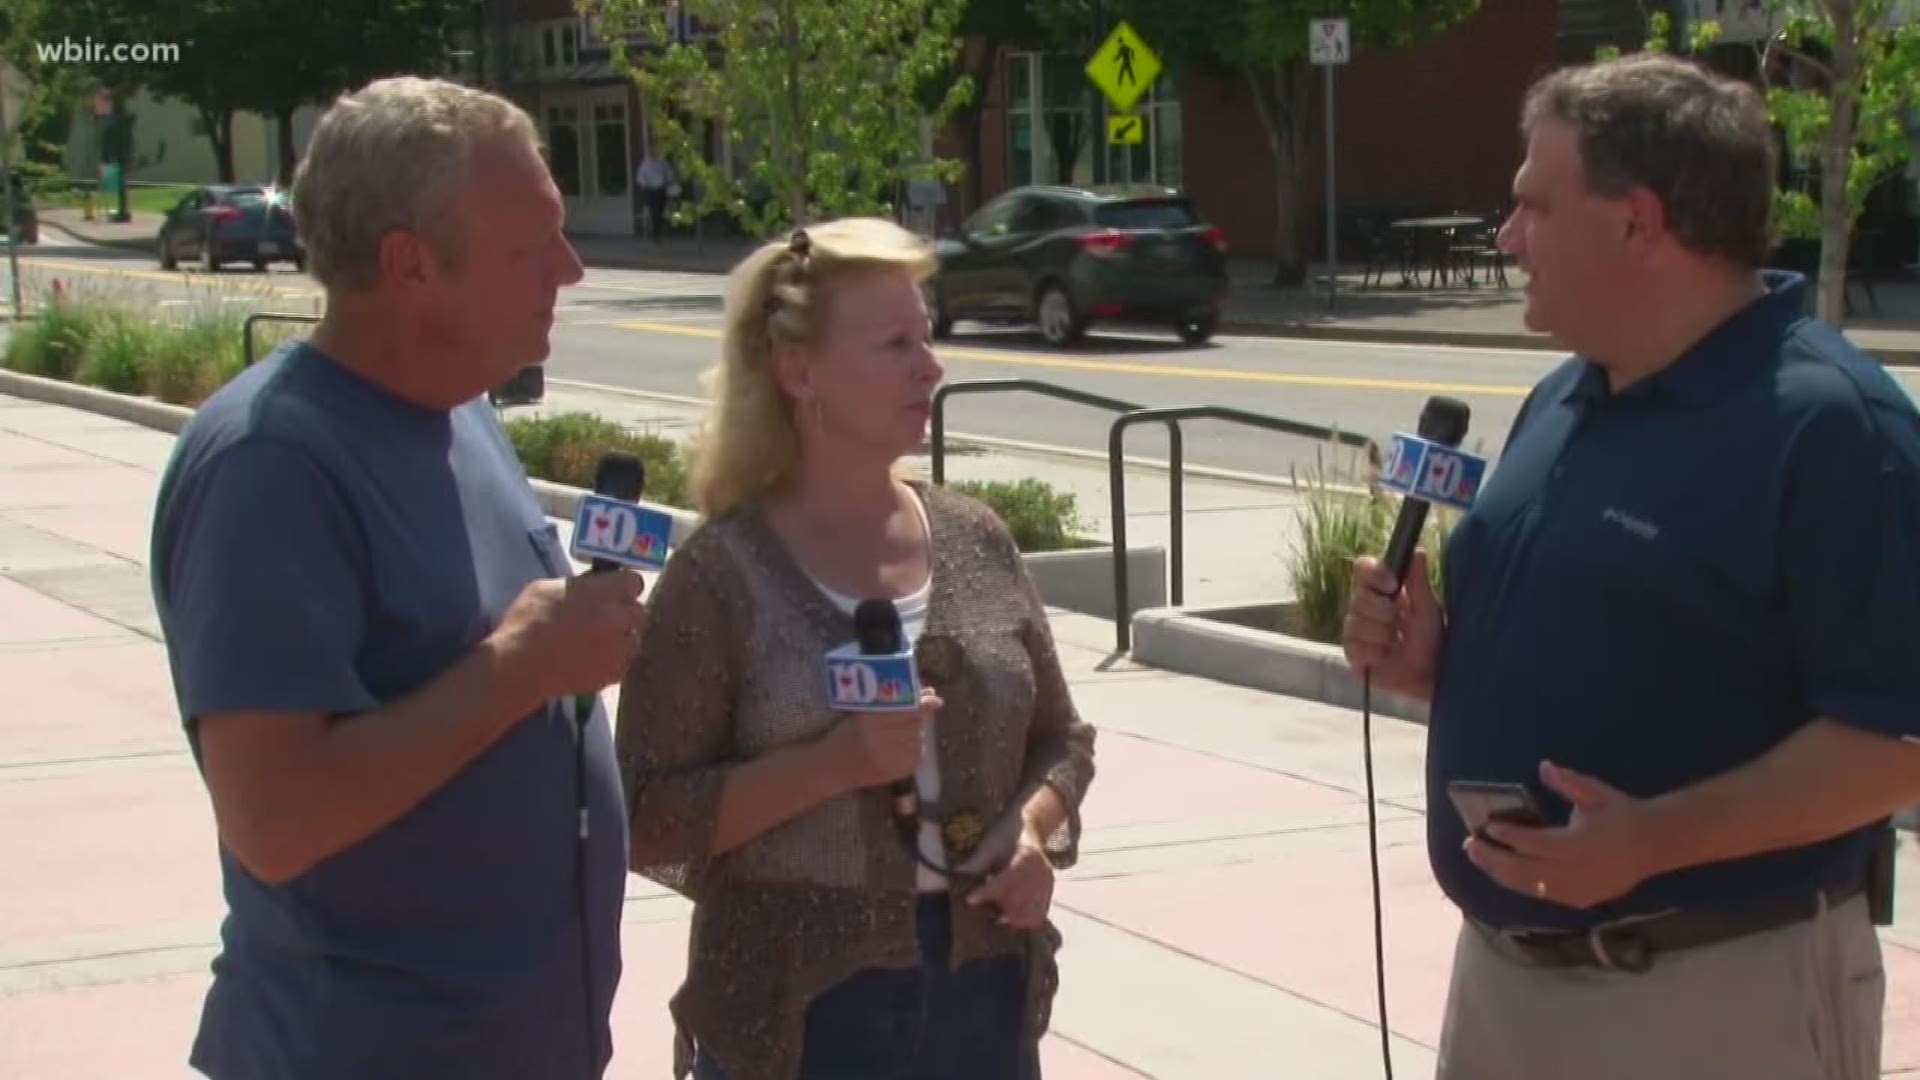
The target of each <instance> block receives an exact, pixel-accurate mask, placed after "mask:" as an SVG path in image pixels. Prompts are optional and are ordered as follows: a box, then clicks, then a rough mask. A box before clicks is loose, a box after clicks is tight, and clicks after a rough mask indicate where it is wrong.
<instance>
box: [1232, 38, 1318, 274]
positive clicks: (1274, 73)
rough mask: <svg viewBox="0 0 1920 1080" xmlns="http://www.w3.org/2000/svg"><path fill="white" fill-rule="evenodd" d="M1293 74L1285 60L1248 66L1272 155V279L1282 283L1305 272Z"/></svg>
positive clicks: (1297, 108)
mask: <svg viewBox="0 0 1920 1080" xmlns="http://www.w3.org/2000/svg"><path fill="white" fill-rule="evenodd" d="M1290 74H1291V73H1290V72H1289V71H1288V70H1287V68H1286V66H1285V65H1280V66H1276V67H1274V68H1273V69H1272V70H1271V71H1268V72H1254V71H1248V72H1247V82H1248V84H1249V86H1250V87H1251V88H1252V90H1253V104H1254V108H1255V109H1256V110H1257V111H1258V112H1259V114H1260V127H1261V128H1262V129H1263V130H1264V131H1265V132H1266V136H1267V149H1268V150H1269V151H1270V152H1271V153H1272V155H1273V176H1274V185H1273V196H1274V215H1273V225H1274V240H1273V252H1274V269H1273V283H1274V284H1275V285H1278V286H1281V287H1282V288H1290V287H1293V286H1296V285H1299V284H1301V283H1302V282H1304V281H1306V278H1307V273H1306V266H1305V264H1304V263H1303V262H1302V261H1301V258H1300V235H1299V229H1297V228H1295V227H1294V226H1295V222H1296V221H1297V220H1298V218H1299V216H1300V214H1299V203H1300V190H1301V183H1300V127H1301V123H1300V105H1301V98H1300V96H1299V95H1298V94H1297V93H1296V91H1297V86H1296V84H1295V82H1296V81H1295V80H1292V79H1290V78H1289V75H1290Z"/></svg>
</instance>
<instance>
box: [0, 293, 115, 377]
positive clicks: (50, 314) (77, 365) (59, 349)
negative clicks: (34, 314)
mask: <svg viewBox="0 0 1920 1080" xmlns="http://www.w3.org/2000/svg"><path fill="white" fill-rule="evenodd" d="M110 311H111V309H110V308H109V307H107V306H106V305H102V304H95V303H90V302H88V303H60V304H53V305H51V306H49V307H47V308H46V309H45V310H44V311H42V312H41V314H40V316H39V317H38V318H35V319H32V320H29V321H27V322H26V323H25V325H22V326H20V327H19V328H18V329H17V330H15V331H14V333H13V334H12V336H11V337H9V338H8V340H7V366H8V367H10V368H12V369H13V370H15V371H18V372H21V373H22V374H26V375H38V376H40V377H42V378H46V379H72V378H73V377H74V374H75V373H76V372H78V371H79V370H80V369H81V368H82V367H83V366H84V365H85V363H86V359H87V351H88V349H89V348H90V347H91V346H92V345H93V342H94V340H95V338H96V337H98V335H99V333H100V331H101V329H102V328H103V327H104V326H105V324H106V322H107V320H108V318H109V312H110Z"/></svg>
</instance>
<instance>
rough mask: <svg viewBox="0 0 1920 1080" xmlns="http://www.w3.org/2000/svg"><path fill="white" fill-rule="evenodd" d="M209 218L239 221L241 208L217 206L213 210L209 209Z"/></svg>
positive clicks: (212, 219)
mask: <svg viewBox="0 0 1920 1080" xmlns="http://www.w3.org/2000/svg"><path fill="white" fill-rule="evenodd" d="M207 218H208V220H210V221H239V220H240V208H239V207H237V206H216V207H214V208H213V209H212V210H209V211H207Z"/></svg>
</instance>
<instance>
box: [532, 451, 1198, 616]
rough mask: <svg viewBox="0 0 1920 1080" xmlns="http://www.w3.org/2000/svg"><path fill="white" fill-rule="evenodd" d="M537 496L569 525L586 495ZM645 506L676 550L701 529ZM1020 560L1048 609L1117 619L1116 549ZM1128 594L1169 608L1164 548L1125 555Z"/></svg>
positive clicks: (555, 491) (679, 515)
mask: <svg viewBox="0 0 1920 1080" xmlns="http://www.w3.org/2000/svg"><path fill="white" fill-rule="evenodd" d="M533 491H534V494H535V495H536V496H537V497H538V498H539V500H540V508H541V509H542V510H544V511H546V513H547V514H548V515H549V516H551V517H557V518H564V519H566V520H568V521H572V520H573V510H574V507H575V506H576V505H577V504H578V503H579V502H580V496H581V495H582V494H584V492H583V491H582V490H581V489H580V488H576V487H568V486H567V485H565V484H556V483H553V482H552V481H548V480H535V481H533ZM643 503H644V500H643ZM644 504H645V505H647V506H649V507H651V508H653V509H655V510H659V511H661V512H663V513H665V514H667V515H669V516H671V517H672V518H673V539H672V541H671V542H672V543H673V544H674V545H675V546H678V545H679V544H680V543H681V542H682V541H684V540H685V539H686V538H687V536H688V535H689V534H691V533H692V532H693V530H694V529H696V528H698V527H699V525H700V516H699V515H698V514H696V513H694V512H693V511H691V510H685V509H682V508H680V507H676V506H663V505H660V504H659V503H644ZM1021 558H1022V559H1023V560H1024V561H1025V562H1026V564H1027V571H1028V572H1029V573H1031V574H1032V575H1033V579H1034V584H1036V585H1038V586H1039V587H1040V595H1041V597H1042V598H1044V599H1045V600H1046V602H1047V603H1048V604H1051V605H1052V606H1054V607H1058V608H1065V609H1066V610H1068V611H1075V612H1079V613H1081V614H1083V615H1092V616H1094V617H1096V618H1101V619H1111V618H1113V616H1114V604H1113V548H1112V547H1111V546H1110V545H1107V544H1098V545H1097V546H1093V545H1090V546H1087V547H1082V548H1074V549H1071V550H1067V551H1036V552H1029V553H1027V554H1025V555H1022V556H1021ZM1127 589H1128V592H1129V595H1130V597H1131V598H1132V599H1133V601H1134V606H1135V609H1136V610H1137V609H1139V608H1142V607H1157V606H1159V605H1161V604H1164V603H1166V602H1167V551H1166V549H1165V548H1163V547H1137V548H1134V549H1132V550H1131V551H1129V552H1128V553H1127Z"/></svg>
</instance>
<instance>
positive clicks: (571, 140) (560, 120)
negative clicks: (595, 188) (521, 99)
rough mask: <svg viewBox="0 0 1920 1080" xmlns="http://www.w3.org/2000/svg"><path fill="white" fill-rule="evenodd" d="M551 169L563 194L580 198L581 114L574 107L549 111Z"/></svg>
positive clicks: (560, 107)
mask: <svg viewBox="0 0 1920 1080" xmlns="http://www.w3.org/2000/svg"><path fill="white" fill-rule="evenodd" d="M547 165H548V167H549V168H550V169H552V170H553V184H554V186H555V187H557V188H559V189H560V194H561V195H564V196H566V197H567V198H569V199H577V198H579V197H580V110H579V109H578V108H576V107H574V106H572V105H549V106H548V107H547Z"/></svg>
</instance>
